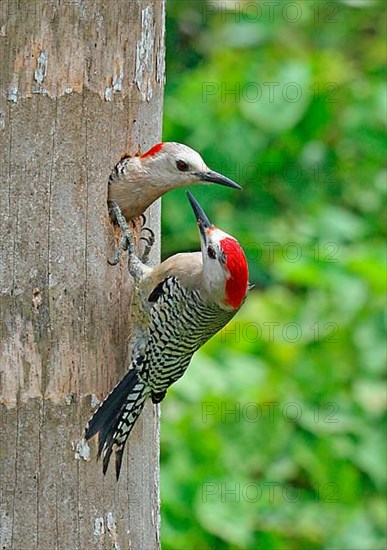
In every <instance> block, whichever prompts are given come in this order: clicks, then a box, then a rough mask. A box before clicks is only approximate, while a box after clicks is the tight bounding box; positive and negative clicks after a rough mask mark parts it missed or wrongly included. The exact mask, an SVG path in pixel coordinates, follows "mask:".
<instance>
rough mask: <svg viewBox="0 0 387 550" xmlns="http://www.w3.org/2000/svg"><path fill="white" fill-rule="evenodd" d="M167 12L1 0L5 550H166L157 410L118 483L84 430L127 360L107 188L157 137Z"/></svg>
mask: <svg viewBox="0 0 387 550" xmlns="http://www.w3.org/2000/svg"><path fill="white" fill-rule="evenodd" d="M164 7H165V6H164V0H115V1H114V2H106V0H1V4H0V79H1V90H0V92H1V94H0V101H1V103H0V159H1V165H0V170H1V189H0V231H1V243H0V300H1V302H0V376H1V378H0V390H1V392H0V393H1V405H0V406H1V439H0V468H1V471H0V474H1V510H0V514H1V515H0V521H1V537H0V538H1V548H7V549H8V548H12V549H15V550H27V549H28V550H30V549H34V548H38V549H39V550H49V549H51V548H59V549H65V548H66V549H73V548H74V549H75V548H90V549H91V548H98V549H105V548H115V549H119V548H121V549H122V550H127V549H129V548H133V549H136V550H137V549H146V550H148V549H151V548H158V547H159V539H158V521H159V519H158V518H159V509H158V506H159V504H158V502H159V497H158V418H157V414H156V413H155V410H154V407H153V406H152V405H148V406H147V407H146V409H145V410H144V412H143V414H142V415H141V417H140V419H139V421H138V423H137V425H136V427H135V429H134V430H133V432H132V434H131V437H130V439H129V445H128V447H129V449H128V451H126V453H125V456H124V461H123V469H122V472H121V478H120V481H119V483H116V481H115V477H114V467H111V468H110V470H109V472H108V474H107V476H106V477H105V478H103V475H102V467H101V463H97V462H96V444H95V442H94V441H92V442H91V443H90V445H89V446H88V445H87V444H86V443H85V442H84V441H83V440H82V437H83V434H84V427H85V423H86V422H87V420H88V418H89V416H90V414H91V412H92V407H93V406H95V404H96V403H97V398H101V397H102V395H106V393H107V392H108V391H110V389H111V388H112V387H113V385H114V384H115V383H116V382H117V380H118V379H119V378H120V377H121V376H122V375H123V373H124V372H125V370H126V369H127V366H128V365H127V339H128V335H129V330H130V311H129V299H130V279H129V276H128V274H127V269H126V265H125V262H123V263H122V264H121V265H119V266H117V267H114V268H113V267H110V266H109V265H108V264H107V259H108V258H109V257H112V255H113V251H114V244H115V241H114V237H115V235H114V230H113V228H112V226H111V224H110V222H109V218H108V212H107V206H106V199H107V181H108V177H109V173H110V170H111V168H112V167H113V166H114V164H115V163H116V162H117V161H118V160H119V158H120V156H121V155H122V153H123V152H125V151H127V152H129V153H135V152H136V151H137V149H138V148H139V147H141V149H142V150H145V149H146V148H147V147H148V146H150V145H152V144H153V143H155V142H157V141H158V140H159V139H160V134H161V110H162V93H163V81H164ZM158 214H159V212H158V207H157V206H156V207H152V208H151V213H150V221H151V226H152V227H153V229H154V230H155V231H156V235H157V234H158V233H157V231H158V229H159V225H158V224H159V217H158ZM157 259H158V251H157V250H156V251H155V252H154V256H153V261H156V260H157Z"/></svg>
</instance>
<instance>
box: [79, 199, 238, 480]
mask: <svg viewBox="0 0 387 550" xmlns="http://www.w3.org/2000/svg"><path fill="white" fill-rule="evenodd" d="M187 195H188V198H189V201H190V203H191V206H192V208H193V210H194V212H195V216H196V219H197V222H198V226H199V231H200V240H201V252H193V253H182V254H176V255H174V256H172V257H170V258H168V259H167V260H165V261H164V262H163V263H161V264H160V265H158V266H156V267H154V268H151V267H148V266H146V265H145V264H144V263H142V262H141V261H140V260H139V258H138V257H137V255H136V254H135V252H134V244H133V235H132V233H131V231H130V229H129V227H128V225H127V223H126V221H125V219H124V218H123V216H122V214H121V212H120V209H119V208H118V207H117V206H115V207H114V210H115V216H116V219H117V221H118V224H119V225H120V227H121V229H122V230H123V239H122V241H121V246H120V248H119V249H118V251H117V254H116V262H118V261H119V257H120V253H121V251H122V250H123V249H125V248H127V249H128V268H129V272H130V274H131V275H132V277H133V278H134V287H135V298H134V305H133V308H132V309H133V313H134V320H133V325H134V330H135V333H134V335H133V337H132V357H131V364H130V366H129V370H128V372H127V374H126V375H125V376H124V378H123V379H122V380H121V381H120V382H119V383H118V384H117V386H116V387H115V388H114V389H113V391H112V392H111V393H110V394H109V395H108V396H107V398H106V399H105V401H104V402H103V403H102V404H101V405H100V407H99V408H98V409H97V411H96V412H95V413H94V416H93V417H92V418H91V419H90V421H89V424H88V426H87V428H86V439H90V438H91V437H93V436H94V435H95V434H97V433H98V434H99V446H98V456H100V455H101V454H102V455H103V472H104V473H106V470H107V468H108V465H109V460H110V456H111V454H112V452H113V449H114V450H115V455H116V476H117V479H118V477H119V474H120V469H121V461H122V453H123V451H124V447H125V443H126V440H127V438H128V436H129V434H130V432H131V430H132V428H133V426H134V424H135V422H136V420H137V418H138V416H139V415H140V413H141V411H142V409H143V407H144V404H145V401H146V400H147V399H148V398H150V399H151V400H152V401H153V403H159V402H160V401H162V400H163V399H164V397H165V394H166V392H167V389H168V388H169V386H170V385H171V384H173V383H174V382H176V380H178V379H179V378H180V377H181V376H182V375H183V374H184V372H185V371H186V369H187V367H188V365H189V363H190V361H191V357H192V355H193V354H194V353H195V351H197V350H198V349H199V348H200V347H201V346H202V345H203V344H204V343H205V342H206V341H207V340H209V339H210V338H211V337H212V336H213V335H214V334H216V333H217V332H218V331H219V330H220V329H221V328H223V327H224V326H225V325H226V324H227V323H228V322H229V321H230V319H232V317H234V315H235V314H236V312H237V311H238V310H239V308H240V307H241V305H242V303H243V301H244V299H245V296H246V293H247V290H248V268H247V262H246V257H245V255H244V253H243V250H242V248H241V247H240V245H239V243H238V241H237V240H236V239H235V238H234V237H232V236H230V235H228V234H227V233H225V232H224V231H222V230H221V229H218V228H217V227H216V226H214V225H212V223H211V222H210V220H209V219H208V217H207V216H206V214H205V213H204V212H203V210H202V208H201V207H200V205H199V204H198V202H197V201H196V200H195V199H194V197H193V196H192V195H191V194H190V193H189V192H187Z"/></svg>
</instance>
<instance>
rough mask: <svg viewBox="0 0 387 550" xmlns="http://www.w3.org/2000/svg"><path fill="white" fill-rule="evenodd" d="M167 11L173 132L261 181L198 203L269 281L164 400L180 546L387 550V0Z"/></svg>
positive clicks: (168, 120)
mask: <svg viewBox="0 0 387 550" xmlns="http://www.w3.org/2000/svg"><path fill="white" fill-rule="evenodd" d="M167 12H168V18H167V85H166V97H165V109H164V134H163V139H164V140H165V141H180V142H183V143H186V144H187V145H190V146H191V147H193V148H195V149H197V150H198V151H199V152H200V153H201V154H202V155H203V157H204V159H205V161H206V162H207V164H208V165H209V166H211V168H213V169H215V170H217V171H220V172H222V173H224V174H225V175H227V176H229V177H231V178H233V179H235V180H236V181H238V182H239V183H240V184H242V185H243V186H244V191H243V192H236V191H233V190H229V189H226V188H220V187H210V186H209V187H203V186H201V187H197V188H195V190H194V194H195V196H196V197H197V198H198V200H199V201H200V202H201V203H202V205H203V206H204V208H205V210H206V211H207V213H208V215H209V217H210V218H211V219H212V220H213V221H214V222H215V223H216V224H217V225H218V226H220V227H221V228H223V229H224V230H225V231H227V232H228V233H231V234H232V235H234V236H236V237H237V238H238V240H239V241H240V242H241V244H242V246H243V247H244V248H245V250H246V255H247V257H248V261H249V268H250V280H251V283H254V284H255V289H254V290H252V291H251V292H250V293H249V295H248V298H247V300H246V303H245V305H244V306H243V308H242V310H241V311H240V312H239V314H238V315H237V316H236V317H235V320H234V322H233V323H232V324H231V325H229V326H228V327H227V329H226V330H224V331H223V332H222V333H221V334H218V335H217V336H215V337H214V338H213V339H212V340H211V341H210V342H208V344H207V345H206V346H205V347H204V348H203V349H202V350H201V351H200V352H199V353H197V354H196V355H195V357H194V360H193V362H192V365H191V367H190V368H189V369H188V372H187V374H186V375H185V376H184V377H183V379H182V380H180V381H179V382H178V383H177V384H176V385H174V386H173V387H172V388H171V390H169V392H168V399H166V400H165V401H164V402H163V404H162V430H161V436H162V445H161V497H162V544H163V549H164V550H183V549H187V550H191V549H195V550H197V549H203V550H204V549H211V550H212V549H235V550H237V549H238V550H239V549H243V550H244V549H256V548H262V549H265V550H266V549H269V550H270V549H273V550H274V549H275V550H278V549H281V550H282V549H308V550H309V549H320V548H329V549H331V548H336V549H340V550H342V549H351V550H355V549H358V550H367V549H372V550H374V549H384V548H386V539H385V532H384V531H385V526H386V504H385V481H386V479H385V468H386V437H385V435H386V433H385V424H384V421H385V410H386V389H385V386H384V382H383V375H384V373H385V365H386V346H385V334H384V327H385V320H384V303H385V297H384V296H385V294H384V293H385V278H386V276H385V245H384V236H383V232H384V229H385V218H384V214H385V213H384V211H383V206H384V204H385V198H386V165H385V160H386V157H385V151H386V143H385V135H384V124H385V117H386V82H385V61H386V59H385V50H386V43H385V40H386V2H385V1H384V0H381V1H379V0H336V1H334V2H331V1H323V0H322V1H307V0H299V1H296V2H287V1H285V0H281V1H277V2H269V1H265V2H258V1H255V2H254V1H245V2H244V1H243V0H240V1H239V2H234V1H226V0H223V1H215V0H211V1H210V0H209V1H207V2H201V1H198V0H193V1H190V0H185V1H177V0H175V1H174V0H168V6H167ZM162 210H163V213H162V216H163V227H162V233H163V244H162V250H163V256H164V257H167V256H169V255H170V254H173V253H175V252H178V251H186V250H197V249H198V243H199V237H198V232H197V228H196V224H195V221H194V216H193V214H192V211H191V209H190V206H189V203H188V201H187V200H186V197H185V194H184V190H177V191H174V192H172V193H169V194H168V195H167V196H166V197H165V198H164V199H163V209H162Z"/></svg>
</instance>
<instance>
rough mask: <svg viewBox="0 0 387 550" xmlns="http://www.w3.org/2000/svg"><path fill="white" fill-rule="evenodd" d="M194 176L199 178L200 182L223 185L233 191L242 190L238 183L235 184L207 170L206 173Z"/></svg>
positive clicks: (198, 173) (197, 173)
mask: <svg viewBox="0 0 387 550" xmlns="http://www.w3.org/2000/svg"><path fill="white" fill-rule="evenodd" d="M195 176H197V177H198V178H200V181H208V182H211V183H218V184H219V185H225V186H226V187H233V188H234V189H242V187H241V186H240V185H239V183H235V181H233V180H230V179H229V178H226V176H222V174H219V173H218V172H214V171H213V170H209V171H208V172H196V174H195Z"/></svg>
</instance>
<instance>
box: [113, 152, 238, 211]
mask: <svg viewBox="0 0 387 550" xmlns="http://www.w3.org/2000/svg"><path fill="white" fill-rule="evenodd" d="M197 183H218V184H220V185H226V186H228V187H233V188H235V189H241V186H240V185H238V184H237V183H235V182H234V181H232V180H230V179H229V178H226V177H225V176H222V174H218V173H217V172H214V171H213V170H210V169H209V168H208V166H206V164H205V163H204V161H203V159H202V157H201V156H200V155H199V153H197V152H196V151H194V150H193V149H191V148H190V147H187V146H186V145H183V144H181V143H175V142H164V143H158V144H157V145H154V146H153V147H152V148H151V149H149V151H147V152H146V153H144V154H143V155H137V156H134V157H130V156H127V155H126V156H124V157H123V158H122V159H121V160H120V162H119V163H118V164H117V165H116V166H115V168H114V169H113V171H112V173H111V175H110V178H109V193H108V201H109V203H111V202H115V203H117V204H118V206H119V208H120V210H121V212H122V214H123V215H124V216H125V218H126V219H127V221H130V220H132V219H133V218H136V217H138V216H141V215H142V214H143V213H144V211H145V210H146V209H147V208H148V206H150V205H151V204H152V203H153V202H154V201H155V200H156V199H158V198H159V197H161V196H162V195H164V193H166V192H167V191H169V190H170V189H174V188H175V187H182V186H184V185H192V184H197Z"/></svg>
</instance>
